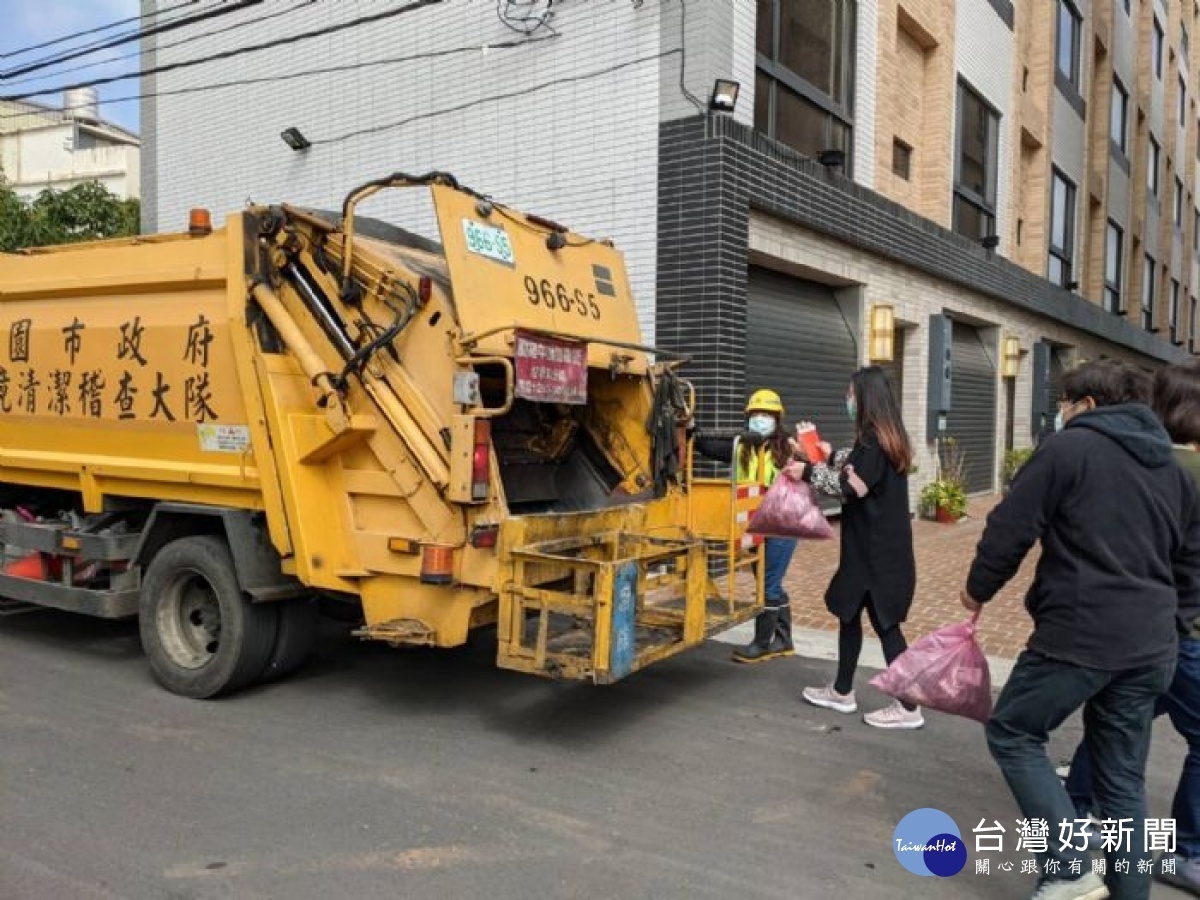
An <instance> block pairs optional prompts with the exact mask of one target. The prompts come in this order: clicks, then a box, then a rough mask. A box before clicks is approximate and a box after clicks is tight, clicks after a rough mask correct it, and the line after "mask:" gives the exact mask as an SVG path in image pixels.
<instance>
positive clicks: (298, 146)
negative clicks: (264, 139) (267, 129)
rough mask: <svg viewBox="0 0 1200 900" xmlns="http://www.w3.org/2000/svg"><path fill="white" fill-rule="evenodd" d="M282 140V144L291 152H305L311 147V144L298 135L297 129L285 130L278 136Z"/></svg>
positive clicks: (298, 130)
mask: <svg viewBox="0 0 1200 900" xmlns="http://www.w3.org/2000/svg"><path fill="white" fill-rule="evenodd" d="M279 136H280V137H281V138H283V142H284V143H285V144H287V145H288V146H289V147H291V148H292V149H293V150H297V151H298V150H307V149H308V148H309V147H311V146H312V142H311V141H310V140H309V139H308V138H306V137H305V136H304V135H302V134H301V133H300V129H299V128H287V129H284V131H283V133H282V134H280V135H279Z"/></svg>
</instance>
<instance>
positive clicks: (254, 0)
mask: <svg viewBox="0 0 1200 900" xmlns="http://www.w3.org/2000/svg"><path fill="white" fill-rule="evenodd" d="M262 2H263V0H230V2H228V3H222V5H220V6H215V7H212V8H211V9H207V10H204V11H203V12H199V13H196V14H195V15H194V16H181V17H180V18H178V19H172V20H171V21H170V22H164V23H162V24H160V25H153V26H151V27H150V28H143V29H140V30H138V31H135V32H128V33H126V34H124V35H118V36H117V37H114V38H112V39H111V40H106V41H101V42H100V43H99V44H96V45H89V46H88V47H87V48H84V49H80V50H70V51H67V52H64V53H60V54H59V55H58V56H56V57H51V58H48V59H45V60H41V61H38V62H32V63H28V64H26V65H23V66H20V67H18V68H16V69H11V70H10V71H7V72H3V73H0V81H7V80H8V79H9V78H12V77H13V76H15V75H25V74H27V73H29V72H36V71H38V70H40V69H45V68H47V67H49V66H53V65H56V64H58V63H60V62H67V61H69V60H72V59H78V58H79V57H81V56H90V55H91V54H93V53H95V52H97V51H99V50H107V49H108V48H109V47H119V46H120V45H121V44H128V43H129V42H130V41H136V40H140V39H141V38H146V37H151V36H153V35H156V34H161V33H162V32H164V31H173V30H175V29H176V28H183V27H184V26H185V25H192V24H195V23H196V22H203V21H205V20H206V19H212V18H215V17H217V16H225V15H229V14H230V13H233V12H237V11H238V10H240V9H245V8H246V7H247V6H257V5H258V4H259V3H262ZM74 86H75V87H88V85H74ZM26 96H31V97H32V96H37V95H36V94H28V95H26Z"/></svg>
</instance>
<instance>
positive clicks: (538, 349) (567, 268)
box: [0, 172, 762, 698]
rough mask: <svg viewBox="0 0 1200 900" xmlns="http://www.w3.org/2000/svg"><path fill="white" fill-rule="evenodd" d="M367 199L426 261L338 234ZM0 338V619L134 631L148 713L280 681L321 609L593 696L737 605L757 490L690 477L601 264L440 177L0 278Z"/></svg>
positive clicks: (627, 301) (16, 257)
mask: <svg viewBox="0 0 1200 900" xmlns="http://www.w3.org/2000/svg"><path fill="white" fill-rule="evenodd" d="M391 188H413V189H422V190H426V191H428V192H429V194H430V195H431V197H432V205H433V209H434V213H435V215H436V220H437V226H438V231H439V233H440V243H438V242H435V241H432V240H429V239H427V238H424V237H421V236H419V235H417V234H415V233H412V232H410V231H407V230H404V229H401V228H399V227H396V226H394V225H390V224H387V223H384V222H381V221H377V220H373V219H369V218H367V217H365V216H359V215H356V211H357V208H358V206H359V204H360V203H361V202H362V201H364V200H366V199H367V198H368V197H371V196H372V195H374V194H376V193H378V192H379V191H381V190H384V189H391ZM3 334H7V339H8V347H7V350H6V351H5V350H4V349H2V348H0V541H2V542H3V552H4V557H3V561H2V562H3V567H2V571H0V598H4V599H3V601H0V612H9V613H11V612H15V611H18V610H27V609H29V608H30V607H39V606H41V607H53V608H57V609H63V610H68V611H72V612H76V613H83V614H89V615H93V616H100V617H105V618H132V617H136V618H137V619H138V627H139V630H140V634H141V639H142V644H143V647H144V649H145V652H146V655H147V657H148V659H149V663H150V668H151V671H152V672H153V675H154V677H155V678H156V679H157V680H158V682H159V683H160V684H161V685H162V686H164V687H165V688H166V689H168V690H170V691H173V692H175V693H178V694H182V695H185V696H188V697H196V698H207V697H213V696H217V695H220V694H224V693H229V692H231V691H235V690H237V689H239V688H242V687H245V686H247V685H250V684H253V683H256V682H261V681H264V680H269V679H273V678H278V677H280V676H282V675H284V674H286V673H288V672H290V671H292V670H294V669H296V668H297V667H298V666H299V665H300V664H301V663H302V662H303V660H304V658H305V656H306V655H307V654H308V652H309V650H310V648H311V646H312V642H313V631H314V622H315V615H316V607H317V605H318V603H319V602H320V603H325V604H328V603H330V602H333V603H341V604H345V605H346V606H347V607H348V608H350V609H352V611H353V614H354V616H355V618H356V621H357V629H356V631H355V634H357V635H358V636H359V637H361V638H364V639H369V640H378V641H384V642H387V643H389V644H393V645H397V646H401V645H417V646H436V647H453V646H456V645H461V644H463V643H464V642H465V641H466V640H467V637H468V634H469V633H470V632H471V631H472V630H473V629H479V628H489V629H492V628H494V630H495V634H496V638H497V663H498V665H500V666H502V667H506V668H510V669H516V670H520V671H524V672H530V673H535V674H539V675H544V676H548V677H559V678H572V679H582V680H590V681H593V682H595V683H610V682H613V681H616V680H617V679H620V678H622V677H624V676H626V675H628V674H629V673H631V672H633V671H636V670H638V669H640V668H642V667H644V666H646V665H649V664H651V663H653V662H655V661H657V660H660V659H664V658H666V657H669V656H671V655H673V654H675V653H677V652H679V651H681V650H684V649H686V648H688V647H691V646H694V645H696V644H698V643H700V642H701V641H703V640H704V639H705V638H706V637H707V636H709V635H711V634H713V633H714V632H717V631H719V630H722V629H725V628H728V627H730V626H732V625H735V624H737V623H739V622H742V621H745V620H747V619H749V618H750V617H752V616H753V615H754V614H755V613H756V612H757V611H758V609H759V608H760V607H761V602H762V587H761V566H757V567H756V566H755V565H754V562H755V561H756V559H757V557H758V555H759V553H758V548H757V546H756V544H755V541H754V539H752V538H751V537H750V536H749V535H747V534H746V533H745V529H746V521H747V519H748V517H749V515H750V514H751V513H752V512H753V509H754V508H755V506H756V505H757V503H758V494H759V493H760V491H759V490H757V489H756V488H755V487H754V486H750V487H749V488H747V487H745V486H742V487H739V486H737V485H734V484H731V483H730V481H729V480H728V479H720V478H697V477H693V473H692V472H691V463H690V459H691V454H690V449H689V446H688V443H687V441H686V438H685V437H684V434H685V432H684V430H683V429H682V428H681V427H680V424H681V423H682V422H683V421H685V420H686V419H687V418H688V416H689V415H690V413H691V407H692V403H693V392H692V391H691V388H690V386H689V384H688V383H687V382H686V381H685V380H683V378H682V377H681V374H680V373H679V372H678V367H679V365H680V363H681V361H680V360H678V359H675V358H673V357H671V356H670V355H669V354H664V353H660V352H655V351H654V350H653V349H652V348H650V347H647V346H644V345H643V343H642V339H641V335H640V330H639V326H638V320H637V313H636V306H635V304H634V300H633V298H632V296H631V293H630V287H629V280H628V277H627V275H626V271H625V267H624V263H623V260H622V257H621V254H620V253H619V252H618V251H617V250H616V249H615V248H614V247H613V246H612V244H611V242H608V241H602V240H593V239H589V238H586V237H584V236H582V235H580V234H577V233H575V232H573V231H571V230H569V229H567V228H565V227H563V226H561V225H559V224H557V223H555V222H553V221H550V220H548V219H545V218H541V217H538V216H535V215H528V214H524V213H521V212H518V211H516V210H514V209H512V208H510V207H508V206H505V205H503V204H501V203H499V202H496V201H494V200H492V199H490V198H489V197H487V196H485V195H482V194H480V193H478V192H476V191H473V190H470V189H468V188H467V187H465V186H464V185H462V184H460V183H459V182H458V181H457V180H456V179H455V178H454V177H453V176H451V175H449V174H447V173H440V172H436V173H430V174H426V175H421V176H409V175H405V174H402V173H397V174H395V175H392V176H388V177H386V178H381V179H379V180H376V181H372V182H369V183H368V184H365V185H362V186H361V187H358V188H356V189H355V190H354V191H352V192H351V193H350V194H349V195H348V196H347V197H346V198H345V200H344V202H343V204H342V208H341V209H340V211H335V212H327V211H319V210H313V209H306V208H298V207H295V206H289V205H286V204H284V205H277V206H251V207H248V208H247V209H245V210H244V211H241V212H238V213H234V214H231V215H230V216H229V217H228V218H227V220H226V222H225V224H224V226H223V227H221V228H218V229H215V230H214V228H213V227H212V225H211V222H210V219H209V215H208V213H207V211H205V210H199V209H198V210H193V212H192V216H191V221H190V222H189V227H188V230H187V232H185V233H179V234H164V235H153V236H143V237H136V238H129V239H119V240H111V241H99V242H94V243H87V244H76V245H69V246H60V247H47V248H39V249H32V250H27V251H23V252H21V253H18V254H6V255H0V335H3ZM0 340H2V338H0Z"/></svg>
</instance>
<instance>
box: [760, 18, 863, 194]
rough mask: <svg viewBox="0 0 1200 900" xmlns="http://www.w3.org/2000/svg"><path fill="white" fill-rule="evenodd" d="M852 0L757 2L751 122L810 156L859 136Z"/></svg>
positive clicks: (849, 150) (849, 153)
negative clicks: (855, 101) (756, 52)
mask: <svg viewBox="0 0 1200 900" xmlns="http://www.w3.org/2000/svg"><path fill="white" fill-rule="evenodd" d="M855 28H856V24H855V3H854V0H758V23H757V35H756V42H757V50H758V55H757V58H756V63H757V72H756V79H755V97H754V127H755V128H757V129H758V130H759V131H762V132H764V133H765V134H767V135H769V136H770V137H772V138H774V139H775V140H777V141H780V142H781V143H784V144H787V145H788V146H789V147H791V148H792V149H794V150H797V151H799V152H800V153H802V154H804V155H805V156H809V157H813V158H816V156H817V155H818V154H819V153H820V152H821V151H822V150H841V151H843V152H844V153H845V154H846V172H847V174H849V173H850V171H851V162H852V158H853V150H854V142H853V140H852V139H851V134H852V131H853V128H854V118H853V115H854V46H855Z"/></svg>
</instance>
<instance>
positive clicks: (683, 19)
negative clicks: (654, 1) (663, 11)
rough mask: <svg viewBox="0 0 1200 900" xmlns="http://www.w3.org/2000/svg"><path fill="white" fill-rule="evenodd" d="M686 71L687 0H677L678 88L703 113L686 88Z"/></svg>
mask: <svg viewBox="0 0 1200 900" xmlns="http://www.w3.org/2000/svg"><path fill="white" fill-rule="evenodd" d="M686 72H687V0H679V90H680V92H682V94H683V96H684V97H685V98H686V99H687V100H690V101H691V103H692V105H693V106H695V107H696V109H698V110H699V111H700V114H701V115H703V114H704V112H705V107H704V104H703V103H702V102H700V99H699V98H698V97H696V95H695V94H693V93H692V92H691V91H689V90H688V89H687V84H685V83H684V75H685V73H686Z"/></svg>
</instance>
